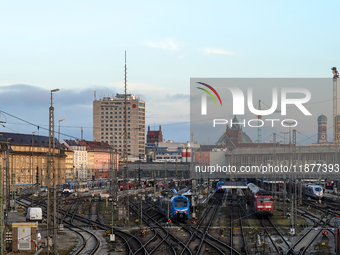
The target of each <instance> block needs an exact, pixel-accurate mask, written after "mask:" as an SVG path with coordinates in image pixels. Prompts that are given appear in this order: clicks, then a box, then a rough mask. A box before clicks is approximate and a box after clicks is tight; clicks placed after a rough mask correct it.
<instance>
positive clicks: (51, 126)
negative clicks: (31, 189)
mask: <svg viewBox="0 0 340 255" xmlns="http://www.w3.org/2000/svg"><path fill="white" fill-rule="evenodd" d="M57 91H59V89H53V90H51V106H50V109H49V135H48V161H49V164H48V173H47V184H48V187H47V240H48V241H47V254H50V247H49V239H50V236H51V198H50V196H51V192H50V189H51V181H50V179H51V172H52V174H53V191H54V193H53V199H54V201H53V207H54V208H53V226H54V231H53V245H54V254H57V251H58V250H57V228H56V221H57V213H56V209H57V204H56V201H57V199H56V198H57V175H56V174H55V168H54V156H55V137H54V107H53V92H57Z"/></svg>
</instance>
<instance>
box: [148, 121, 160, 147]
mask: <svg viewBox="0 0 340 255" xmlns="http://www.w3.org/2000/svg"><path fill="white" fill-rule="evenodd" d="M162 141H163V134H162V127H161V125H159V129H158V130H152V131H151V130H150V126H148V133H147V135H146V143H160V142H162Z"/></svg>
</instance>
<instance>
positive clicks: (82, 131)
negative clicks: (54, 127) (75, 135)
mask: <svg viewBox="0 0 340 255" xmlns="http://www.w3.org/2000/svg"><path fill="white" fill-rule="evenodd" d="M80 130H81V131H80V132H81V140H84V139H83V134H84V128H83V127H81V128H80Z"/></svg>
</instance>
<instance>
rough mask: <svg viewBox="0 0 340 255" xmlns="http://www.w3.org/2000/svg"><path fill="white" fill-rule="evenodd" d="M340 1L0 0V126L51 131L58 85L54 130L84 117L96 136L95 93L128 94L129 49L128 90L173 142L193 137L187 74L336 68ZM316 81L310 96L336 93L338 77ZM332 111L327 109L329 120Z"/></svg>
mask: <svg viewBox="0 0 340 255" xmlns="http://www.w3.org/2000/svg"><path fill="white" fill-rule="evenodd" d="M339 5H340V4H339V2H338V1H335V0H334V1H327V2H322V1H269V0H268V1H222V0H221V1H209V2H208V1H168V2H164V1H104V0H100V1H86V0H81V1H72V0H68V1H63V0H60V1H35V0H32V1H16V0H13V1H4V2H3V3H2V4H1V8H0V35H1V40H0V47H1V49H2V50H1V51H0V111H1V114H0V121H2V122H6V123H2V124H3V125H4V126H5V127H4V126H0V128H1V129H0V132H19V133H26V134H30V133H31V132H33V131H36V130H37V127H36V126H39V134H40V135H48V132H47V130H46V129H44V127H45V128H48V119H49V117H48V114H49V113H48V108H49V106H50V90H52V89H55V88H59V89H60V91H59V92H56V93H55V94H54V107H55V123H56V129H57V126H58V120H61V119H65V120H66V121H65V122H62V123H61V133H62V134H61V138H80V137H81V131H80V130H81V127H84V133H83V135H84V139H87V140H91V139H92V102H93V99H94V91H96V92H97V97H98V96H99V95H100V94H101V93H103V94H104V95H115V94H116V93H123V92H124V89H123V82H124V54H125V51H126V52H127V81H128V83H127V86H128V93H132V94H135V95H140V97H141V99H143V100H145V101H146V125H150V126H151V129H153V128H156V129H157V128H158V126H159V125H162V131H163V137H164V138H165V139H167V140H175V141H179V142H184V141H188V140H189V139H190V126H189V121H190V78H234V77H239V78H265V77H271V78H331V77H332V73H331V70H330V68H331V67H333V66H337V65H339V61H340V58H339V57H340V52H339V49H338V46H339V45H340V43H339V42H340V34H339V33H338V32H337V31H338V29H339V22H338V20H337V18H336V17H337V16H338V10H339ZM312 89H313V90H315V89H316V90H317V91H318V93H314V94H313V96H316V97H318V96H320V97H321V98H322V99H323V100H324V99H325V98H326V99H328V98H329V99H330V100H331V99H332V87H331V85H330V87H329V88H312ZM313 100H316V101H317V98H313ZM331 111H332V108H329V109H328V107H327V108H325V109H324V110H323V113H324V114H326V115H327V116H328V117H329V118H331ZM320 114H321V112H320ZM13 116H15V117H16V118H14V117H13ZM18 118H19V119H18ZM23 120H25V121H26V122H24V121H23ZM27 122H29V123H31V124H34V125H31V124H29V123H27ZM304 132H305V133H306V135H308V134H307V133H308V132H307V131H306V130H305V131H304ZM313 132H314V133H315V132H316V123H315V130H314V131H313ZM313 132H312V131H311V134H312V133H313ZM330 132H331V131H330ZM255 136H256V135H255ZM253 138H254V139H253V140H256V137H253ZM197 139H199V138H197ZM210 142H213V141H210ZM308 142H312V140H310V141H308Z"/></svg>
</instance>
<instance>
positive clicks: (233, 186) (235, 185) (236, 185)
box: [222, 181, 247, 189]
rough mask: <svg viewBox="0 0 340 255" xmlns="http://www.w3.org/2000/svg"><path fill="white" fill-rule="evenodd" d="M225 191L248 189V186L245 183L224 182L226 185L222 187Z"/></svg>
mask: <svg viewBox="0 0 340 255" xmlns="http://www.w3.org/2000/svg"><path fill="white" fill-rule="evenodd" d="M222 188H224V189H247V186H246V185H245V183H244V182H241V181H237V182H231V181H228V182H224V185H223V186H222Z"/></svg>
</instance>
